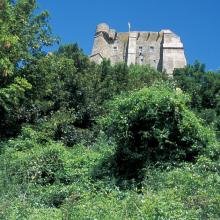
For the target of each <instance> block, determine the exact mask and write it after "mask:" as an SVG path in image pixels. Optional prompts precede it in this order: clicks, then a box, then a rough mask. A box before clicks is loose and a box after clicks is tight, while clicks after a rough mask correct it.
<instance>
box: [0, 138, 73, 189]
mask: <svg viewBox="0 0 220 220" xmlns="http://www.w3.org/2000/svg"><path fill="white" fill-rule="evenodd" d="M28 145H29V147H28ZM11 146H13V147H11ZM5 147H6V150H5V152H4V153H3V154H2V155H1V157H0V167H1V170H4V172H5V173H4V174H3V176H2V178H4V180H5V182H6V184H12V183H13V184H29V183H32V184H37V185H52V184H54V183H63V184H68V182H69V175H68V174H67V172H66V170H67V167H66V166H67V162H66V161H67V160H68V157H69V153H68V151H67V150H66V149H65V147H64V146H63V145H62V144H60V143H55V142H52V141H50V142H46V143H45V144H37V143H36V142H35V141H34V140H30V139H27V140H26V141H25V140H23V141H21V140H20V139H18V140H17V141H16V140H12V141H9V142H8V143H7V144H5Z"/></svg>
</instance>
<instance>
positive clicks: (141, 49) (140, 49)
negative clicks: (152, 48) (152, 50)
mask: <svg viewBox="0 0 220 220" xmlns="http://www.w3.org/2000/svg"><path fill="white" fill-rule="evenodd" d="M142 52H143V47H142V46H140V47H139V54H142Z"/></svg>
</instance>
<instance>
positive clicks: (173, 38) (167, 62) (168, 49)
mask: <svg viewBox="0 0 220 220" xmlns="http://www.w3.org/2000/svg"><path fill="white" fill-rule="evenodd" d="M162 50H163V70H164V71H166V72H167V73H168V74H172V73H173V70H174V69H175V68H183V67H184V66H186V64H187V63H186V57H185V54H184V48H183V43H182V42H181V40H180V37H178V36H177V35H176V34H174V33H173V32H172V31H170V30H163V47H162Z"/></svg>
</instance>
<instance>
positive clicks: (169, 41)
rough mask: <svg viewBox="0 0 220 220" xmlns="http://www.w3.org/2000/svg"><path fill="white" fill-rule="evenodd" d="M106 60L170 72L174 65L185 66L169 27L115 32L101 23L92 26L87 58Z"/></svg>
mask: <svg viewBox="0 0 220 220" xmlns="http://www.w3.org/2000/svg"><path fill="white" fill-rule="evenodd" d="M104 58H105V59H110V61H111V63H112V64H116V63H118V62H127V64H128V65H130V64H140V65H150V66H151V67H153V68H155V69H157V70H158V71H166V72H167V74H168V75H172V73H173V70H174V69H175V68H183V67H185V66H186V64H187V63H186V58H185V54H184V47H183V43H182V42H181V40H180V37H179V36H177V35H176V34H174V33H173V32H172V31H170V30H162V31H160V32H140V31H131V32H130V31H129V32H116V31H115V30H113V29H110V28H109V26H108V25H107V24H105V23H102V24H99V25H98V26H97V28H96V33H95V39H94V45H93V50H92V55H91V56H90V59H91V60H92V61H94V62H96V63H101V62H102V60H103V59H104Z"/></svg>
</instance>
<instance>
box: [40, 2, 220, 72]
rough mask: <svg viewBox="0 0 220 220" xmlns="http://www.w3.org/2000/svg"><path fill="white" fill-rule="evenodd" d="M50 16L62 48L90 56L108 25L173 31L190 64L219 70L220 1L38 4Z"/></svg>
mask: <svg viewBox="0 0 220 220" xmlns="http://www.w3.org/2000/svg"><path fill="white" fill-rule="evenodd" d="M38 3H39V6H40V9H42V10H44V9H47V10H48V11H49V12H50V16H51V20H50V23H51V26H52V29H53V33H54V34H55V35H58V36H60V37H61V39H62V44H66V43H75V42H77V43H78V44H79V46H80V47H81V48H82V49H83V50H84V52H85V53H86V54H88V55H89V54H90V53H91V49H92V45H93V36H94V32H95V27H96V25H97V24H98V23H102V22H106V23H108V24H109V25H110V27H111V28H114V29H116V30H117V31H120V32H122V31H127V30H128V21H130V22H131V26H132V30H139V31H160V30H161V29H171V30H172V31H174V32H175V33H176V34H178V35H179V36H180V37H181V39H182V41H183V43H184V46H185V53H186V57H187V61H188V63H193V62H194V61H195V60H196V59H198V60H199V61H201V62H202V63H205V64H206V69H207V70H216V69H219V68H220V0H136V1H131V0H108V1H104V0H55V1H54V0H38Z"/></svg>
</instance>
